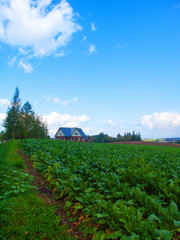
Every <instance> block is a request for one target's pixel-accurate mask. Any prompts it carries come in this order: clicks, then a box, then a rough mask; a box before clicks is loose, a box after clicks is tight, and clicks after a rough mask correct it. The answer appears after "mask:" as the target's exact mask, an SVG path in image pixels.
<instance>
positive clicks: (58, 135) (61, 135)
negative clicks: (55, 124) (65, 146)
mask: <svg viewBox="0 0 180 240" xmlns="http://www.w3.org/2000/svg"><path fill="white" fill-rule="evenodd" d="M64 136H65V135H64V133H63V131H62V130H61V129H60V130H59V131H58V133H57V135H56V137H64Z"/></svg>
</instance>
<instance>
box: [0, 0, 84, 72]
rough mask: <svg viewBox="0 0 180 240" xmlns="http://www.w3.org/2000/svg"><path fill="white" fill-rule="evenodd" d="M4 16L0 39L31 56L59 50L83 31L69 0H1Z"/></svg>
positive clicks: (1, 10) (1, 13)
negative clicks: (73, 36)
mask: <svg viewBox="0 0 180 240" xmlns="http://www.w3.org/2000/svg"><path fill="white" fill-rule="evenodd" d="M0 16H1V17H0V40H1V41H2V42H4V43H6V44H8V45H10V46H16V47H17V49H18V50H19V52H20V53H21V54H24V55H27V58H28V57H29V56H35V57H44V56H49V55H50V54H53V53H56V51H57V50H58V49H59V48H61V47H64V46H65V45H67V43H68V42H69V41H71V37H72V35H73V33H75V32H77V31H79V30H81V26H80V25H79V24H77V23H76V19H75V14H74V13H73V9H72V7H71V6H70V4H69V3H68V2H67V1H66V0H57V1H53V0H38V1H33V0H13V1H12V0H6V1H4V0H0ZM76 16H77V14H76ZM57 54H58V53H57ZM61 56H62V54H61ZM21 65H24V64H22V62H21ZM28 69H30V68H28ZM27 71H28V72H31V71H32V69H31V70H27Z"/></svg>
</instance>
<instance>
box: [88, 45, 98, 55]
mask: <svg viewBox="0 0 180 240" xmlns="http://www.w3.org/2000/svg"><path fill="white" fill-rule="evenodd" d="M92 53H97V51H96V46H95V45H94V44H90V45H89V54H92Z"/></svg>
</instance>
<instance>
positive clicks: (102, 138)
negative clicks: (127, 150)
mask: <svg viewBox="0 0 180 240" xmlns="http://www.w3.org/2000/svg"><path fill="white" fill-rule="evenodd" d="M91 141H92V142H97V143H110V142H124V141H141V134H140V132H139V133H135V132H134V131H133V132H132V133H130V132H127V133H124V135H121V134H119V133H118V135H117V137H110V136H108V135H107V134H104V133H100V134H99V135H94V136H91Z"/></svg>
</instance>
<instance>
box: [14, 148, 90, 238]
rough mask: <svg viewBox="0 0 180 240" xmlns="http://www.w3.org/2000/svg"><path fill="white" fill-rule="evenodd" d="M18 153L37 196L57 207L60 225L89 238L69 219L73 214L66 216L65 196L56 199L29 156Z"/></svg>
mask: <svg viewBox="0 0 180 240" xmlns="http://www.w3.org/2000/svg"><path fill="white" fill-rule="evenodd" d="M18 153H19V154H20V155H21V157H22V158H23V159H24V161H25V164H26V166H27V168H26V170H25V172H26V173H28V174H30V175H32V176H33V185H34V186H35V187H37V188H38V190H37V191H38V196H39V197H40V198H41V199H42V200H43V201H44V202H45V203H46V204H50V205H53V206H56V207H57V210H56V213H55V214H56V215H59V216H60V217H61V221H60V225H67V226H68V230H67V232H68V234H70V235H71V236H72V237H75V238H77V239H80V240H91V239H92V236H88V237H87V238H85V236H84V234H83V233H82V232H80V231H79V229H78V226H77V223H75V222H72V221H70V218H73V217H74V215H71V216H67V212H66V211H65V210H64V205H65V202H66V199H65V198H61V199H57V198H56V197H55V194H54V193H53V191H52V190H51V189H50V188H49V183H48V181H46V179H44V178H43V176H42V174H40V173H39V172H38V171H37V170H36V169H35V168H34V167H33V163H32V161H31V160H30V159H29V157H28V156H27V155H26V154H24V153H23V151H22V150H19V151H18Z"/></svg>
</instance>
